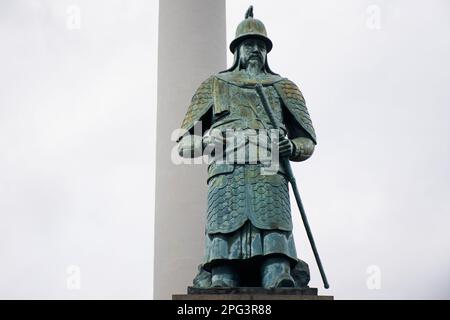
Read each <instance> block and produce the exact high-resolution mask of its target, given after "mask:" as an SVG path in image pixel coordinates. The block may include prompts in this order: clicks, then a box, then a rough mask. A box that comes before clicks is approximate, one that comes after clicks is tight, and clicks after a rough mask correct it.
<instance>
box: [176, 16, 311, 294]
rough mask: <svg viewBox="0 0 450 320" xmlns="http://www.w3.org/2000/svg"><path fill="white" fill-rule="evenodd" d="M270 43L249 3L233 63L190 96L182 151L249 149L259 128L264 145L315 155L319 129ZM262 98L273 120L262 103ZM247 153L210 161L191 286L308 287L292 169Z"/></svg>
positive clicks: (294, 157) (285, 154)
mask: <svg viewBox="0 0 450 320" xmlns="http://www.w3.org/2000/svg"><path fill="white" fill-rule="evenodd" d="M271 49H272V41H271V40H270V39H269V38H268V37H267V33H266V29H265V26H264V24H263V23H262V22H261V21H260V20H257V19H255V18H253V8H252V7H250V8H249V10H247V12H246V15H245V20H243V21H242V22H241V23H240V24H239V26H238V27H237V31H236V37H235V39H234V40H233V41H232V42H231V44H230V50H231V51H232V52H233V53H234V63H233V65H232V66H231V68H229V69H228V70H225V71H222V72H220V73H218V74H216V75H213V76H211V77H210V78H208V79H207V80H206V81H204V82H203V83H202V84H201V85H200V87H199V88H198V89H197V91H196V93H195V94H194V96H193V98H192V101H191V104H190V106H189V108H188V110H187V113H186V116H185V118H184V120H183V122H182V125H181V127H182V129H184V130H185V134H184V135H183V136H181V137H180V138H179V139H178V143H179V144H178V151H179V153H180V155H182V156H184V157H194V156H196V155H201V154H203V151H204V150H205V148H206V149H207V148H209V147H210V146H211V145H214V146H215V147H216V146H217V143H221V144H222V145H223V149H222V150H223V156H224V157H225V158H227V159H228V158H229V157H228V156H229V155H230V154H231V153H233V152H239V150H238V149H243V150H244V151H247V154H251V151H249V150H250V148H251V141H252V140H251V135H252V134H253V135H254V134H256V135H260V134H261V132H265V133H266V137H267V139H268V140H269V141H271V143H269V144H266V147H265V151H267V152H268V153H271V152H272V153H273V152H278V155H279V157H280V158H287V159H289V160H290V161H297V162H298V161H304V160H306V159H308V158H309V157H310V156H311V155H312V154H313V151H314V147H315V144H316V134H315V132H314V128H313V126H312V123H311V120H310V116H309V114H308V110H307V108H306V105H305V100H304V98H303V95H302V93H301V92H300V90H299V89H298V87H297V86H296V85H295V84H294V83H293V82H292V81H290V80H288V79H286V78H283V77H281V76H279V75H278V74H276V73H274V72H273V71H272V70H271V69H270V68H269V64H268V62H267V53H268V52H270V50H271ZM256 85H258V86H259V88H260V92H259V93H260V94H258V90H255V86H256ZM261 94H262V96H261ZM265 103H266V104H267V105H270V108H271V110H270V114H272V115H273V116H274V118H275V119H271V118H270V114H268V113H267V112H266V110H265V109H264V106H265ZM271 120H276V121H277V122H278V123H279V128H275V127H274V123H273V121H271ZM200 123H201V131H199V133H198V132H197V134H196V131H198V130H196V126H198V125H199V124H200ZM273 129H279V134H278V136H277V137H276V138H277V139H272V138H271V137H270V134H269V132H270V130H273ZM213 132H215V134H214V133H213ZM238 132H240V133H242V132H245V133H246V135H244V138H242V141H241V142H242V143H239V142H237V143H236V141H237V140H239V139H237V137H238V136H239V134H238ZM217 133H219V134H217ZM231 140H232V141H233V142H235V143H231V142H230V141H231ZM274 141H276V145H275V148H273V145H274V144H273V142H274ZM215 150H217V149H215ZM258 154H259V152H258ZM233 159H234V158H233ZM250 160H251V159H249V158H248V157H247V156H246V157H245V160H244V161H231V162H230V161H219V160H217V158H215V159H213V160H212V161H211V163H210V165H209V167H208V181H207V184H208V209H207V223H206V230H205V235H206V241H205V253H204V261H203V262H202V264H201V265H200V267H199V274H198V275H197V277H196V278H195V279H194V285H195V286H197V287H238V286H260V287H265V288H276V287H305V286H307V284H308V282H309V269H308V265H307V264H306V263H304V262H303V261H301V260H300V259H299V258H298V257H297V253H296V249H295V244H294V238H293V235H292V219H291V209H290V200H289V179H288V173H287V172H286V170H285V168H284V167H283V166H279V167H278V170H277V171H276V172H274V173H273V174H265V173H264V170H263V169H264V166H266V164H265V163H264V161H260V160H261V159H259V158H258V157H257V159H256V161H250ZM287 162H288V161H287Z"/></svg>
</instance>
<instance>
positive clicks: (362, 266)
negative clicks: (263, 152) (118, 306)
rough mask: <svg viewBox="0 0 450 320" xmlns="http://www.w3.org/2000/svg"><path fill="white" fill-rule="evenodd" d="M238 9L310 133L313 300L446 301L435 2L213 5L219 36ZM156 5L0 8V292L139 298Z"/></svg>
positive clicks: (444, 104)
mask: <svg viewBox="0 0 450 320" xmlns="http://www.w3.org/2000/svg"><path fill="white" fill-rule="evenodd" d="M249 4H253V5H254V7H255V9H254V14H255V17H256V18H260V19H261V20H263V21H264V23H265V25H266V27H267V29H268V33H269V37H271V38H272V40H273V42H274V49H273V51H272V52H271V53H270V54H269V58H268V59H269V64H270V65H271V68H272V69H273V70H274V71H275V72H278V73H280V74H281V75H283V76H285V77H288V78H290V79H291V80H293V81H294V82H296V83H297V84H298V85H299V86H300V88H301V90H302V91H303V94H304V96H305V98H306V102H307V105H308V107H309V110H310V114H311V117H312V120H313V123H314V125H315V128H316V132H317V136H318V145H317V148H316V153H315V155H314V156H313V157H312V158H311V159H310V160H308V161H307V162H304V163H301V164H295V165H294V170H295V172H296V175H297V180H298V183H299V186H300V190H301V192H302V196H303V200H304V204H305V208H306V210H307V213H308V217H309V219H310V224H311V227H312V230H313V233H314V235H315V238H316V242H317V245H318V248H319V251H320V254H321V256H322V260H323V263H324V266H325V269H326V271H327V275H328V278H329V281H330V284H331V286H332V289H331V290H330V291H328V292H326V293H327V294H334V295H335V296H336V298H341V299H343V298H362V299H364V298H368V299H379V298H385V299H398V298H450V272H449V271H450V253H449V252H450V235H449V232H448V228H449V227H450V214H449V213H450V209H449V206H450V197H449V195H450V167H449V163H450V150H449V146H450V126H449V124H448V121H449V120H448V119H449V118H450V111H449V110H448V108H449V106H450V92H449V88H450V72H449V71H450V65H449V60H448V57H449V56H450V37H449V34H450V10H449V9H450V2H448V1H446V0H432V1H424V0H422V1H419V0H416V1H407V0H395V1H394V0H391V1H388V0H385V1H382V0H372V1H367V0H347V1H341V2H339V5H338V6H337V5H336V2H335V1H332V0H317V1H288V0H279V1H276V2H273V1H269V0H253V1H242V0H240V1H238V0H228V1H227V24H228V26H227V34H228V42H229V41H231V39H232V38H233V36H234V31H235V28H236V26H237V24H238V23H239V22H240V21H241V20H242V19H243V16H244V13H245V10H246V9H247V7H248V5H249ZM157 9H158V3H157V1H145V0H132V1H130V0H127V1H125V0H121V1H119V0H115V1H112V0H95V1H92V0H91V1H88V0H72V1H69V0H0V38H1V39H2V41H1V42H0V69H1V70H2V72H1V74H0V261H1V264H0V298H151V297H152V291H153V289H152V269H153V261H152V254H153V240H152V239H153V230H152V228H153V210H154V209H153V206H154V199H153V192H154V185H153V181H154V180H153V169H154V160H153V159H154V147H155V134H154V133H155V123H154V119H155V112H156V72H157V68H156V66H157V17H158V11H157ZM229 58H230V59H231V55H229ZM217 71H218V70H211V73H214V72H217ZM180 120H181V119H180ZM293 216H294V224H296V225H297V227H296V228H295V230H294V233H295V237H296V242H297V247H298V248H297V251H298V254H299V256H300V257H301V258H302V259H304V260H306V261H307V262H308V263H309V264H310V268H311V270H312V281H311V285H312V286H317V287H319V288H321V281H320V276H319V274H318V272H317V267H316V265H315V263H314V260H313V257H312V254H311V250H310V248H309V245H308V243H307V241H306V237H305V235H304V229H303V228H302V226H301V221H300V219H299V216H298V212H297V211H296V210H294V211H293ZM71 266H72V267H71ZM368 271H369V273H368ZM378 276H379V277H378ZM374 277H375V278H374ZM377 280H379V281H377ZM368 281H369V285H368V283H367V282H368ZM378 284H379V286H378ZM321 293H325V291H324V290H323V289H321Z"/></svg>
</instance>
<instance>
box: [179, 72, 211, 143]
mask: <svg viewBox="0 0 450 320" xmlns="http://www.w3.org/2000/svg"><path fill="white" fill-rule="evenodd" d="M213 79H214V77H210V78H208V79H207V80H205V81H203V82H202V84H200V86H199V87H198V89H197V91H196V92H195V94H194V96H193V97H192V99H191V103H190V105H189V107H188V110H187V112H186V115H185V116H184V119H183V122H182V123H181V129H183V131H184V133H185V134H186V133H188V134H193V133H194V132H193V131H194V128H195V126H197V125H201V126H202V130H201V134H203V132H205V131H206V130H207V129H208V126H210V112H208V111H210V109H211V107H212V105H213ZM185 134H183V135H182V136H180V137H178V139H177V142H179V141H180V140H181V138H182V137H183V136H184V135H185Z"/></svg>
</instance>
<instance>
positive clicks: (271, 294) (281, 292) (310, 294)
mask: <svg viewBox="0 0 450 320" xmlns="http://www.w3.org/2000/svg"><path fill="white" fill-rule="evenodd" d="M172 300H333V296H320V295H318V293H317V288H273V289H264V288H258V287H238V288H208V289H199V288H194V287H188V290H187V294H174V295H172Z"/></svg>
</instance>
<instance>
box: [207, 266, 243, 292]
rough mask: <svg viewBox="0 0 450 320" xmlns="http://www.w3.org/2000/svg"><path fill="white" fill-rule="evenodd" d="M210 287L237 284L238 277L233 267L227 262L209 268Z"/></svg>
mask: <svg viewBox="0 0 450 320" xmlns="http://www.w3.org/2000/svg"><path fill="white" fill-rule="evenodd" d="M211 274H212V276H211V287H213V288H233V287H237V286H239V277H238V273H237V272H236V270H235V268H234V267H233V266H232V265H229V264H223V265H218V266H215V267H213V268H212V269H211Z"/></svg>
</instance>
